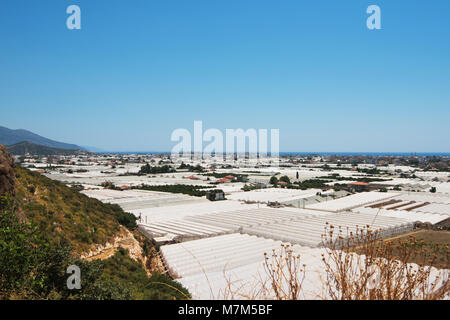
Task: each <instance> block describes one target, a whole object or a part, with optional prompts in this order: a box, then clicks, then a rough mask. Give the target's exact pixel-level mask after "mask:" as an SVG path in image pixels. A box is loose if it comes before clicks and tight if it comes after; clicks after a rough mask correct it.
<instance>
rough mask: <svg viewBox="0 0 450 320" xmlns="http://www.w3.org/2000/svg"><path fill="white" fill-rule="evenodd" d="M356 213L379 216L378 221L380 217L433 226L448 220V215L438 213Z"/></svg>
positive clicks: (367, 210) (401, 211) (379, 210)
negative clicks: (428, 223)
mask: <svg viewBox="0 0 450 320" xmlns="http://www.w3.org/2000/svg"><path fill="white" fill-rule="evenodd" d="M353 211H354V212H360V213H364V214H370V215H372V216H373V217H375V216H377V220H378V218H380V217H393V218H400V219H403V220H407V221H410V222H416V221H420V222H430V223H432V224H435V223H438V222H441V221H443V220H445V219H448V218H449V216H448V215H444V214H436V213H423V212H416V211H405V210H386V209H377V208H356V209H353Z"/></svg>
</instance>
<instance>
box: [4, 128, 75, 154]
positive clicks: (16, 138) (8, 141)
mask: <svg viewBox="0 0 450 320" xmlns="http://www.w3.org/2000/svg"><path fill="white" fill-rule="evenodd" d="M25 141H28V142H32V143H34V144H38V145H41V146H45V147H50V148H58V149H69V150H84V148H82V147H80V146H78V145H76V144H70V143H65V142H60V141H55V140H51V139H48V138H45V137H43V136H40V135H38V134H36V133H33V132H31V131H28V130H25V129H9V128H6V127H3V126H0V144H3V145H5V146H10V145H14V144H17V143H19V142H25Z"/></svg>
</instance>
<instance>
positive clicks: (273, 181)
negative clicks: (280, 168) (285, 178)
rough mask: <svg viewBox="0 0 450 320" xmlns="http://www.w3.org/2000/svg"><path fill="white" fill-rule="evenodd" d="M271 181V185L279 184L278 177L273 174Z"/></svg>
mask: <svg viewBox="0 0 450 320" xmlns="http://www.w3.org/2000/svg"><path fill="white" fill-rule="evenodd" d="M269 183H270V184H271V185H274V186H275V185H277V183H278V179H277V177H275V176H272V177H271V178H270V181H269Z"/></svg>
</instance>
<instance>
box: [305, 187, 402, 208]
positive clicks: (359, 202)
mask: <svg viewBox="0 0 450 320" xmlns="http://www.w3.org/2000/svg"><path fill="white" fill-rule="evenodd" d="M397 195H398V193H391V192H362V193H356V194H353V195H351V196H348V197H343V198H339V199H336V200H331V201H326V202H321V203H316V204H311V205H307V206H306V209H313V210H322V211H329V212H341V211H345V210H350V209H353V208H356V207H360V206H363V205H367V204H371V203H375V202H377V201H380V200H384V199H389V198H392V197H395V196H397Z"/></svg>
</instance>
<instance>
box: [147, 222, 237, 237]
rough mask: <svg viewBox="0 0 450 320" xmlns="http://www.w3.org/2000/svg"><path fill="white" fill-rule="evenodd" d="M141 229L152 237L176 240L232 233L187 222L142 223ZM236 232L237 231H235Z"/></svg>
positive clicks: (229, 230)
mask: <svg viewBox="0 0 450 320" xmlns="http://www.w3.org/2000/svg"><path fill="white" fill-rule="evenodd" d="M140 227H141V228H143V229H144V230H145V231H147V232H148V233H149V234H150V235H151V236H152V237H162V236H164V237H168V238H172V239H175V238H176V237H178V238H180V240H181V239H183V238H202V237H211V236H214V235H220V234H225V233H230V232H231V231H232V230H233V229H232V228H220V227H215V226H211V225H208V224H204V223H196V222H192V221H187V220H165V221H161V222H154V223H151V224H145V223H141V224H140ZM235 231H236V230H235Z"/></svg>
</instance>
